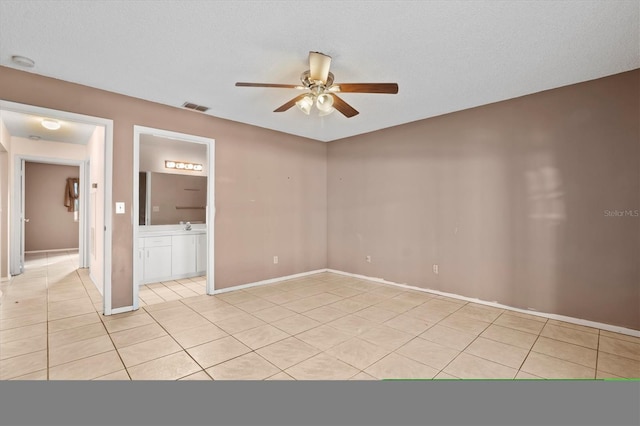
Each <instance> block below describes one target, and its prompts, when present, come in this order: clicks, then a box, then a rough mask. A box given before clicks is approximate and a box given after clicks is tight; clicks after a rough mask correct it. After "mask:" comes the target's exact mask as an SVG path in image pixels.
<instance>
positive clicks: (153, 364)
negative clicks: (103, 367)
mask: <svg viewBox="0 0 640 426" xmlns="http://www.w3.org/2000/svg"><path fill="white" fill-rule="evenodd" d="M200 370H201V368H200V366H199V365H198V364H196V362H194V361H193V359H191V357H190V356H189V355H187V354H186V353H185V352H184V351H180V352H176V353H174V354H171V355H167V356H164V357H162V358H157V359H154V360H152V361H148V362H145V363H144V364H139V365H136V366H134V367H131V368H129V369H128V371H129V375H130V376H131V380H178V379H180V378H182V377H186V376H189V375H191V374H193V373H195V372H197V371H200Z"/></svg>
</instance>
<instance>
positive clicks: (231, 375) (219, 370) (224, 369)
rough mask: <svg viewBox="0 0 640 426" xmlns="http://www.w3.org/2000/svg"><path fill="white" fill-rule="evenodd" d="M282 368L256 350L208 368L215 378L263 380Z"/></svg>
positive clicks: (208, 371)
mask: <svg viewBox="0 0 640 426" xmlns="http://www.w3.org/2000/svg"><path fill="white" fill-rule="evenodd" d="M279 372H280V369H279V368H278V367H276V366H274V365H273V364H271V363H270V362H269V361H267V360H265V359H264V358H262V357H261V356H260V355H258V354H256V353H255V352H250V353H248V354H245V355H241V356H239V357H237V358H234V359H232V360H229V361H226V362H223V363H221V364H218V365H215V366H213V367H211V368H208V369H207V373H208V374H209V375H210V376H211V377H213V380H263V379H266V378H267V377H270V376H273V375H274V374H277V373H279Z"/></svg>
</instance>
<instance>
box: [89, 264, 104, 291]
mask: <svg viewBox="0 0 640 426" xmlns="http://www.w3.org/2000/svg"><path fill="white" fill-rule="evenodd" d="M89 279H90V280H91V282H92V283H93V286H94V287H95V288H97V289H98V291H99V292H100V294H101V295H102V296H103V298H104V288H100V287H99V286H98V285H97V284H96V279H95V277H94V276H93V272H92V271H91V269H89Z"/></svg>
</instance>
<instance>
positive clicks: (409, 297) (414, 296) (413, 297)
mask: <svg viewBox="0 0 640 426" xmlns="http://www.w3.org/2000/svg"><path fill="white" fill-rule="evenodd" d="M433 297H434V295H433V294H430V293H427V292H423V291H413V290H409V291H405V292H404V293H400V294H399V295H397V296H394V297H393V298H392V299H395V300H402V301H405V302H410V303H413V304H414V305H415V306H418V305H421V304H423V303H424V302H426V301H427V300H431V299H433Z"/></svg>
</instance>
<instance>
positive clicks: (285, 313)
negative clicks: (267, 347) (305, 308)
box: [252, 306, 296, 323]
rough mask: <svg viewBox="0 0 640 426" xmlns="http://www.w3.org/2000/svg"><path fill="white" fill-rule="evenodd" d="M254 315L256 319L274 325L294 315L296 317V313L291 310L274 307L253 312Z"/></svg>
mask: <svg viewBox="0 0 640 426" xmlns="http://www.w3.org/2000/svg"><path fill="white" fill-rule="evenodd" d="M252 315H253V316H254V317H256V318H259V319H261V320H262V321H265V322H267V323H272V322H275V321H278V320H281V319H283V318H287V317H290V316H293V315H296V313H295V312H293V311H290V310H289V309H286V308H283V307H282V306H274V307H272V308H267V309H262V310H259V311H256V312H253V313H252Z"/></svg>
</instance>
